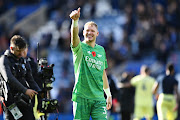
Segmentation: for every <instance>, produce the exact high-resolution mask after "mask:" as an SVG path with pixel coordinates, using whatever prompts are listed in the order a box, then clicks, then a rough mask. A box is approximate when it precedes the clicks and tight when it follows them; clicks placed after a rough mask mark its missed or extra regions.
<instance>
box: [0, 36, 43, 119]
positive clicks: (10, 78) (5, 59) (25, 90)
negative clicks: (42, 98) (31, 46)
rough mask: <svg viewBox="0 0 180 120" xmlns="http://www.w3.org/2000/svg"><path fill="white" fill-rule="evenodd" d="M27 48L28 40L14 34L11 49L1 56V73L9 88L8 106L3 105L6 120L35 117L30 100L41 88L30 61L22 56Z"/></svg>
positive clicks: (6, 101)
mask: <svg viewBox="0 0 180 120" xmlns="http://www.w3.org/2000/svg"><path fill="white" fill-rule="evenodd" d="M26 48H27V43H26V41H25V40H24V39H23V38H22V37H21V36H19V35H14V36H13V37H12V38H11V40H10V50H6V52H5V53H4V55H3V56H1V58H0V73H1V75H2V77H3V79H4V80H5V81H7V88H8V94H7V100H5V104H6V107H5V106H4V107H3V109H4V112H5V120H14V119H18V120H34V119H35V118H34V115H33V109H32V107H33V106H31V102H30V101H31V99H32V98H33V97H34V95H36V94H38V92H37V91H40V88H39V87H38V85H37V83H36V82H35V81H34V79H33V77H32V72H31V68H30V65H29V63H28V61H26V60H25V59H24V58H22V57H23V55H24V53H25V50H26ZM21 96H22V97H21Z"/></svg>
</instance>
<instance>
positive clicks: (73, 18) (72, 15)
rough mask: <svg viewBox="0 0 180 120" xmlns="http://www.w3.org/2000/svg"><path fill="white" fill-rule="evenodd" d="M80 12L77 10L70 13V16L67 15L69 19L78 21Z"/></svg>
mask: <svg viewBox="0 0 180 120" xmlns="http://www.w3.org/2000/svg"><path fill="white" fill-rule="evenodd" d="M80 10H81V8H78V9H77V10H74V11H72V12H71V14H70V15H69V16H70V18H71V19H72V20H77V19H79V17H80Z"/></svg>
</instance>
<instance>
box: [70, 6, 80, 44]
mask: <svg viewBox="0 0 180 120" xmlns="http://www.w3.org/2000/svg"><path fill="white" fill-rule="evenodd" d="M69 16H70V18H71V19H72V24H71V44H72V47H77V46H78V44H79V42H80V38H79V35H78V34H79V27H78V21H79V17H80V8H78V9H77V10H74V11H72V12H71V14H70V15H69Z"/></svg>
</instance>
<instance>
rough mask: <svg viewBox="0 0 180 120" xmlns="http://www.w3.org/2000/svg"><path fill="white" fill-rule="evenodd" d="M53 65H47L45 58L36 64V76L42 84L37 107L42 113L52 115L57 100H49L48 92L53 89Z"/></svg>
mask: <svg viewBox="0 0 180 120" xmlns="http://www.w3.org/2000/svg"><path fill="white" fill-rule="evenodd" d="M53 67H54V64H51V65H48V61H47V59H46V58H41V59H40V60H39V62H38V75H39V78H40V79H41V82H42V91H41V92H39V94H40V96H41V97H40V99H41V102H40V106H39V107H38V108H39V109H40V111H41V112H43V113H45V114H46V113H53V112H54V111H55V110H56V108H57V107H58V100H57V99H50V97H49V92H50V90H51V89H52V88H53V87H52V83H53V82H54V81H55V78H54V73H53Z"/></svg>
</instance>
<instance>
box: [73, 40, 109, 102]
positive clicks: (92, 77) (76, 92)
mask: <svg viewBox="0 0 180 120" xmlns="http://www.w3.org/2000/svg"><path fill="white" fill-rule="evenodd" d="M72 52H73V63H74V72H75V85H74V88H73V93H72V100H73V101H77V100H78V99H77V98H78V97H82V98H86V99H93V100H104V91H103V79H102V77H103V70H104V69H106V68H107V59H106V54H105V50H104V48H103V47H102V46H100V45H97V44H96V45H95V47H94V48H93V47H91V46H89V45H88V44H86V43H84V42H80V43H79V44H78V46H77V47H75V48H72Z"/></svg>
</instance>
